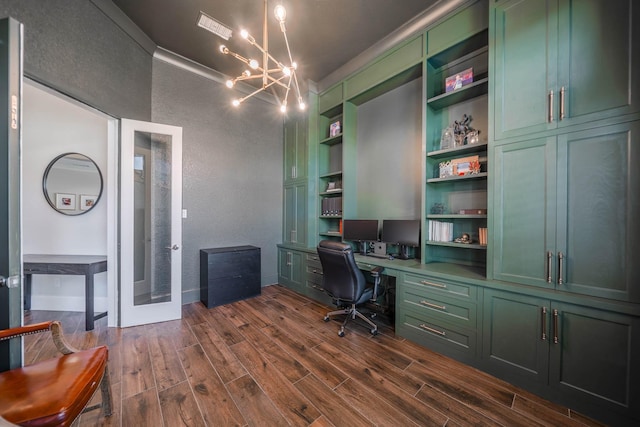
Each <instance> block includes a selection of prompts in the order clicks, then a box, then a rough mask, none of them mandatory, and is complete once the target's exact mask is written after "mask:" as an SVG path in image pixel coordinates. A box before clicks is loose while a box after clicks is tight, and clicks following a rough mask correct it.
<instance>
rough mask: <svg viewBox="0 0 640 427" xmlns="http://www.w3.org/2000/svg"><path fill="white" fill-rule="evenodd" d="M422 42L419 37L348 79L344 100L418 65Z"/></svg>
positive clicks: (422, 49)
mask: <svg viewBox="0 0 640 427" xmlns="http://www.w3.org/2000/svg"><path fill="white" fill-rule="evenodd" d="M423 42H424V37H423V36H422V35H420V36H418V37H416V38H414V39H412V40H410V41H409V42H407V43H405V44H404V45H403V46H401V47H400V48H398V49H397V50H395V51H393V52H392V53H390V54H387V55H386V56H384V57H383V58H382V59H380V60H378V61H377V62H375V63H373V64H372V65H370V66H368V67H367V68H365V69H363V70H362V71H360V72H358V73H356V74H354V75H353V76H352V77H350V78H348V79H347V80H346V81H345V99H351V98H353V97H355V96H357V95H359V94H361V93H362V92H364V91H365V90H367V89H370V88H372V87H373V86H375V85H377V84H380V83H382V82H384V81H385V80H388V79H390V78H391V77H393V76H395V75H396V74H399V73H401V72H402V71H404V70H406V69H407V68H410V67H411V66H413V65H415V64H417V63H419V62H420V61H421V60H422V56H423V52H424V43H423Z"/></svg>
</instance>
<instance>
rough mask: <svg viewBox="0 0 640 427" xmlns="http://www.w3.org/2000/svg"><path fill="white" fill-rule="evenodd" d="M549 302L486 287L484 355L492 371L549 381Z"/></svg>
mask: <svg viewBox="0 0 640 427" xmlns="http://www.w3.org/2000/svg"><path fill="white" fill-rule="evenodd" d="M549 304H550V303H549V301H548V300H545V299H541V298H535V297H530V296H526V295H518V294H512V293H508V292H500V291H495V290H485V292H484V307H483V316H484V325H483V331H482V333H483V338H482V339H483V343H482V358H483V363H484V364H485V365H486V366H487V367H488V368H489V369H490V371H491V372H493V373H500V374H501V375H502V376H507V377H508V378H510V379H512V378H516V379H519V380H520V381H526V382H527V383H533V384H546V382H547V377H548V369H549V365H548V360H549V347H548V344H547V342H548V330H547V326H546V324H545V323H546V322H547V321H548V319H547V318H548V316H547V312H548V310H549V309H550V307H549Z"/></svg>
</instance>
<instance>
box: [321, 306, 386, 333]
mask: <svg viewBox="0 0 640 427" xmlns="http://www.w3.org/2000/svg"><path fill="white" fill-rule="evenodd" d="M339 314H343V315H346V316H347V317H346V318H345V319H344V322H342V326H340V330H339V331H338V336H339V337H343V336H344V327H345V326H346V324H347V322H348V321H349V319H355V318H356V316H357V317H359V318H360V319H362V320H364V321H365V322H367V324H368V325H369V326H371V330H370V331H369V332H371V335H378V325H376V324H375V323H374V322H373V321H371V320H370V319H369V318H368V317H367V316H365V315H364V314H362V313H360V312H359V311H358V310H357V309H356V305H355V304H351V306H350V307H345V308H343V309H342V310H335V311H330V312H329V313H327V314H326V315H325V316H324V321H325V322H328V321H329V320H330V319H331V316H337V315H339Z"/></svg>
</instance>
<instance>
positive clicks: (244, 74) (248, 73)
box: [242, 70, 251, 77]
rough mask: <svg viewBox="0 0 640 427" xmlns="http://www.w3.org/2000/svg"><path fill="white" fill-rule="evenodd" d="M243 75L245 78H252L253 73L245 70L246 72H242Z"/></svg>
mask: <svg viewBox="0 0 640 427" xmlns="http://www.w3.org/2000/svg"><path fill="white" fill-rule="evenodd" d="M242 75H243V76H245V77H250V76H251V71H249V70H244V71H243V72H242Z"/></svg>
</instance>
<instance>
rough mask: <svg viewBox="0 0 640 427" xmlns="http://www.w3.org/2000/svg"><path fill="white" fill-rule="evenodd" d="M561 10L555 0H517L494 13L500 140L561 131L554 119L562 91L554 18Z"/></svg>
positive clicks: (492, 61)
mask: <svg viewBox="0 0 640 427" xmlns="http://www.w3.org/2000/svg"><path fill="white" fill-rule="evenodd" d="M556 7H557V5H556V1H551V0H511V1H504V2H500V3H497V4H496V5H495V6H494V9H492V10H491V18H490V19H491V22H490V24H489V25H490V28H493V30H492V31H493V40H494V44H493V46H491V47H490V49H489V52H490V55H491V57H490V64H489V76H490V78H491V80H492V82H493V88H494V89H493V95H494V96H493V97H490V98H491V100H490V102H491V103H492V113H493V125H494V126H490V128H493V132H494V138H495V139H503V138H506V137H510V136H515V135H522V134H526V133H533V132H539V131H543V130H546V129H551V128H554V127H555V123H553V122H550V121H549V100H550V96H549V95H550V91H551V90H553V88H555V87H556V75H557V70H556V64H557V56H558V52H557V46H558V27H557V25H556V24H554V22H550V21H549V19H548V17H549V15H555V14H556ZM492 48H493V49H492Z"/></svg>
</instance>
